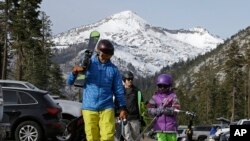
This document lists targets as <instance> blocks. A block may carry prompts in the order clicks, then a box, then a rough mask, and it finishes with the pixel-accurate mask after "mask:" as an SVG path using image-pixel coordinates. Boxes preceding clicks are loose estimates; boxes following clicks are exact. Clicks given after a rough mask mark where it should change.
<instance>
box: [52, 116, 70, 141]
mask: <svg viewBox="0 0 250 141" xmlns="http://www.w3.org/2000/svg"><path fill="white" fill-rule="evenodd" d="M61 121H62V123H63V124H64V126H65V127H66V126H67V125H68V124H69V123H70V121H71V119H66V118H63V119H62V120H61ZM56 139H57V140H58V141H70V140H71V133H69V132H68V131H67V129H65V131H64V132H63V134H62V135H58V136H56Z"/></svg>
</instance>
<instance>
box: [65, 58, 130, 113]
mask: <svg viewBox="0 0 250 141" xmlns="http://www.w3.org/2000/svg"><path fill="white" fill-rule="evenodd" d="M85 75H86V77H85V84H84V86H83V89H84V90H83V97H82V109H84V110H92V111H102V110H105V109H109V108H114V107H115V106H114V101H113V96H115V98H116V99H117V100H118V102H119V106H120V107H125V106H126V103H125V98H124V96H125V94H124V92H125V91H124V87H123V84H122V78H121V75H120V72H119V70H118V68H117V67H116V66H115V65H114V64H113V63H112V62H111V61H110V60H109V61H107V62H106V63H101V62H100V61H99V60H98V56H97V55H93V56H92V57H91V63H90V65H89V67H88V69H87V71H86V74H85ZM76 77H77V76H76V75H73V73H70V74H69V76H68V79H67V83H68V84H69V85H73V84H74V81H75V79H76Z"/></svg>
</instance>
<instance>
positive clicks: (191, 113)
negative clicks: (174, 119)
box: [174, 109, 196, 117]
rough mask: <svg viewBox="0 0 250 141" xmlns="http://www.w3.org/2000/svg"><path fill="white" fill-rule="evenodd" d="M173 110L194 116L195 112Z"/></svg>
mask: <svg viewBox="0 0 250 141" xmlns="http://www.w3.org/2000/svg"><path fill="white" fill-rule="evenodd" d="M174 112H176V113H185V114H186V115H190V116H193V117H195V116H196V114H195V113H194V112H189V111H183V110H178V109H174Z"/></svg>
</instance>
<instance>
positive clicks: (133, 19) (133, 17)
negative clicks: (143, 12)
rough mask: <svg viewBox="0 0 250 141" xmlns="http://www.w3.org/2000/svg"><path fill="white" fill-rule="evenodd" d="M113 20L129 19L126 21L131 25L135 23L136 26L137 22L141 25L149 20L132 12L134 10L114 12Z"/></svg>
mask: <svg viewBox="0 0 250 141" xmlns="http://www.w3.org/2000/svg"><path fill="white" fill-rule="evenodd" d="M111 19H112V20H118V21H122V20H125V21H128V22H126V23H127V24H129V25H133V26H135V24H139V25H141V26H142V25H146V24H147V22H146V21H145V20H144V19H142V18H141V17H140V16H138V15H137V14H136V13H134V12H132V11H129V10H128V11H123V12H120V13H118V14H114V15H113V16H111Z"/></svg>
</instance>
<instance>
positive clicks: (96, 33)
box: [90, 30, 100, 37]
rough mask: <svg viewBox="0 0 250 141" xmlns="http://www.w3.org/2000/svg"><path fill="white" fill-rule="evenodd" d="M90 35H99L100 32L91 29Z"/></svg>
mask: <svg viewBox="0 0 250 141" xmlns="http://www.w3.org/2000/svg"><path fill="white" fill-rule="evenodd" d="M90 37H100V32H98V31H96V30H95V31H92V32H91V33H90Z"/></svg>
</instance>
